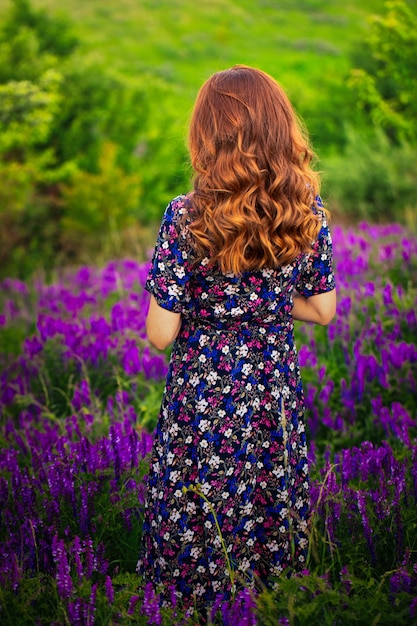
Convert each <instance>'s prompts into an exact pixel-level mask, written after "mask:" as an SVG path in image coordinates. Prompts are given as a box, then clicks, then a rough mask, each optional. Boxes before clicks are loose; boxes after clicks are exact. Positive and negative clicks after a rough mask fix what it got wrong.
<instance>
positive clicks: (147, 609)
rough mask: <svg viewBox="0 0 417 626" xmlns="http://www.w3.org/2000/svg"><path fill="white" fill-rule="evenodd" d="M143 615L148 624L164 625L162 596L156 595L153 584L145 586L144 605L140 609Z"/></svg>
mask: <svg viewBox="0 0 417 626" xmlns="http://www.w3.org/2000/svg"><path fill="white" fill-rule="evenodd" d="M140 612H141V613H142V614H143V615H146V617H147V618H148V624H155V626H160V625H161V624H162V615H161V610H160V596H159V595H158V594H156V593H155V591H154V589H153V587H152V583H147V584H146V585H145V592H144V596H143V603H142V606H141V609H140Z"/></svg>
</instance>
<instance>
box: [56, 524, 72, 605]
mask: <svg viewBox="0 0 417 626" xmlns="http://www.w3.org/2000/svg"><path fill="white" fill-rule="evenodd" d="M52 555H53V558H54V561H55V566H56V572H55V580H56V584H57V589H58V594H59V596H60V597H61V598H62V599H67V598H69V597H70V596H71V594H72V592H73V589H74V586H73V582H72V578H71V570H70V566H69V563H68V558H67V551H66V549H65V544H64V541H63V540H62V539H58V535H57V534H55V535H54V538H53V541H52Z"/></svg>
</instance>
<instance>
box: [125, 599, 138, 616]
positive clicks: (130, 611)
mask: <svg viewBox="0 0 417 626" xmlns="http://www.w3.org/2000/svg"><path fill="white" fill-rule="evenodd" d="M139 600H140V596H132V597H131V598H130V600H129V608H128V610H127V614H128V615H133V614H134V612H135V609H136V605H137V603H138V602H139Z"/></svg>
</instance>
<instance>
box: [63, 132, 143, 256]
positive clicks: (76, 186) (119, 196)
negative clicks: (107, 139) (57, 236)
mask: <svg viewBox="0 0 417 626" xmlns="http://www.w3.org/2000/svg"><path fill="white" fill-rule="evenodd" d="M116 156H117V152H116V146H115V145H114V144H110V143H108V144H104V145H103V147H102V153H101V155H100V158H99V163H98V172H97V173H96V174H95V173H90V172H87V171H83V170H81V169H78V170H76V171H75V172H74V173H73V175H72V176H71V178H70V179H69V182H68V184H66V185H64V186H63V187H62V189H61V191H62V199H63V202H64V210H63V217H62V219H61V226H62V228H63V232H62V237H61V241H62V247H63V248H64V249H65V251H66V254H67V255H68V256H69V255H72V256H74V257H76V255H77V252H78V251H79V249H80V247H81V248H82V249H88V250H89V252H90V253H91V254H92V255H94V253H95V252H97V251H100V249H102V248H103V240H104V242H111V243H112V244H113V245H112V251H113V252H116V253H118V254H119V255H120V254H123V245H122V241H121V240H120V233H121V232H122V231H123V230H124V229H126V228H127V227H128V226H129V225H130V224H132V222H134V220H135V217H134V214H135V210H136V208H137V206H138V199H139V196H140V191H141V189H140V181H139V176H138V175H137V174H130V175H129V174H125V173H124V172H123V171H122V169H121V168H120V167H119V166H118V165H117V162H116ZM98 234H99V236H98Z"/></svg>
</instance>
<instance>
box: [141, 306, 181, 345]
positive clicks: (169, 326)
mask: <svg viewBox="0 0 417 626" xmlns="http://www.w3.org/2000/svg"><path fill="white" fill-rule="evenodd" d="M180 328H181V313H173V312H172V311H167V309H163V308H162V307H161V306H159V304H158V303H157V301H156V300H155V298H154V296H151V301H150V304H149V311H148V316H147V318H146V334H147V336H148V339H149V341H150V342H151V344H152V345H153V346H154V347H155V348H156V349H157V350H165V348H167V347H168V346H169V345H170V344H171V343H172V342H173V341H174V340H175V338H176V337H177V335H178V333H179V331H180Z"/></svg>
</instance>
